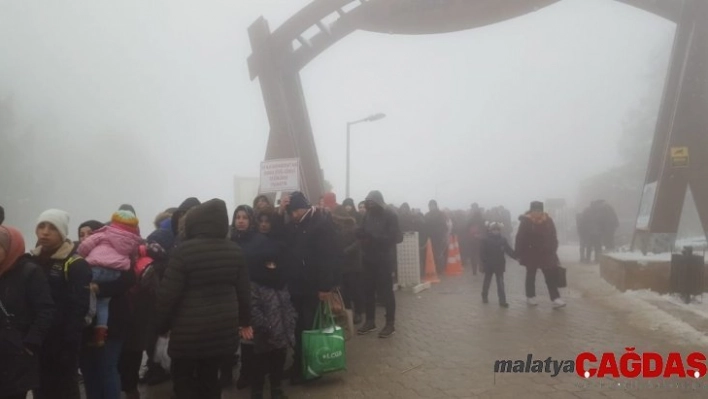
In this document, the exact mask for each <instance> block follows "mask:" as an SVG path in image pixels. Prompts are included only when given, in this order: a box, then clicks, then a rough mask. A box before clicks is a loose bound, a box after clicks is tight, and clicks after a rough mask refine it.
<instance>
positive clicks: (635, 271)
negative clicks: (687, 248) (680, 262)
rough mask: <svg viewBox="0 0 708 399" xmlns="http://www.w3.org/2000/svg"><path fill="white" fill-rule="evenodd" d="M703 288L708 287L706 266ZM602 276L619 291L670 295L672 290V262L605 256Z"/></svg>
mask: <svg viewBox="0 0 708 399" xmlns="http://www.w3.org/2000/svg"><path fill="white" fill-rule="evenodd" d="M704 270H705V271H704V278H703V287H704V292H706V289H705V287H708V266H704ZM600 275H601V276H602V278H603V279H604V280H605V281H607V282H608V283H610V284H612V285H613V286H614V287H615V288H617V289H618V290H620V291H622V292H624V291H636V290H651V291H654V292H657V293H659V294H668V293H669V292H670V289H671V285H670V284H671V283H670V281H671V262H670V261H646V260H641V261H639V260H636V261H635V260H623V259H617V258H613V257H612V256H611V255H604V256H602V259H601V261H600Z"/></svg>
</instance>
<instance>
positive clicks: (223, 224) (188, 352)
mask: <svg viewBox="0 0 708 399" xmlns="http://www.w3.org/2000/svg"><path fill="white" fill-rule="evenodd" d="M186 217H187V219H186V221H185V236H186V239H185V241H183V242H181V243H180V244H179V245H178V246H177V247H176V248H175V249H174V250H173V251H172V253H171V254H170V260H169V263H168V266H167V270H166V271H165V276H164V277H163V279H162V281H161V283H160V289H159V291H158V295H157V306H156V322H157V331H158V333H160V334H164V333H166V332H168V331H170V344H169V349H168V353H169V355H170V356H171V357H172V358H175V359H178V358H184V359H208V358H215V357H221V356H228V355H232V354H233V353H235V352H236V350H237V348H238V327H239V326H242V327H246V326H250V323H251V313H250V283H249V280H248V270H247V268H246V263H245V262H244V259H243V255H242V253H241V249H240V248H239V246H238V244H236V243H234V242H232V241H230V240H228V239H227V235H228V230H229V216H228V214H227V212H226V204H225V203H224V202H223V201H221V200H211V201H207V202H205V203H204V204H202V205H199V206H197V207H195V208H193V209H192V210H191V211H190V212H189V213H188V214H187V216H186Z"/></svg>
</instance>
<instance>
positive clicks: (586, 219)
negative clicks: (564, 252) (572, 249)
mask: <svg viewBox="0 0 708 399" xmlns="http://www.w3.org/2000/svg"><path fill="white" fill-rule="evenodd" d="M600 213H601V210H600V207H599V203H598V201H593V202H592V203H591V204H590V206H589V207H587V208H586V209H585V211H583V215H582V222H583V226H584V229H585V237H586V241H585V243H586V245H585V259H587V261H588V262H593V261H594V262H595V263H597V262H599V261H600V254H601V253H602V219H601V216H600ZM593 253H594V254H595V255H594V256H593Z"/></svg>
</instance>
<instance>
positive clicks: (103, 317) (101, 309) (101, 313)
mask: <svg viewBox="0 0 708 399" xmlns="http://www.w3.org/2000/svg"><path fill="white" fill-rule="evenodd" d="M91 274H93V282H94V283H105V282H108V281H116V280H118V278H119V277H120V270H115V269H109V268H106V267H100V266H94V267H92V268H91ZM110 304H111V298H96V327H107V326H108V306H109V305H110Z"/></svg>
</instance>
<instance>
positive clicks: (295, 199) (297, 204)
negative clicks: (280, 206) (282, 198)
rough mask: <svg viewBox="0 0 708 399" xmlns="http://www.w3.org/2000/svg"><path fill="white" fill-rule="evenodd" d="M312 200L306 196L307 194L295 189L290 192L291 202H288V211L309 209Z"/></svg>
mask: <svg viewBox="0 0 708 399" xmlns="http://www.w3.org/2000/svg"><path fill="white" fill-rule="evenodd" d="M311 206H312V205H311V204H310V201H309V200H308V199H307V197H305V194H303V193H301V192H300V191H295V192H294V193H292V194H290V203H289V204H288V207H287V211H288V212H293V211H296V210H298V209H307V208H309V207H311Z"/></svg>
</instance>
